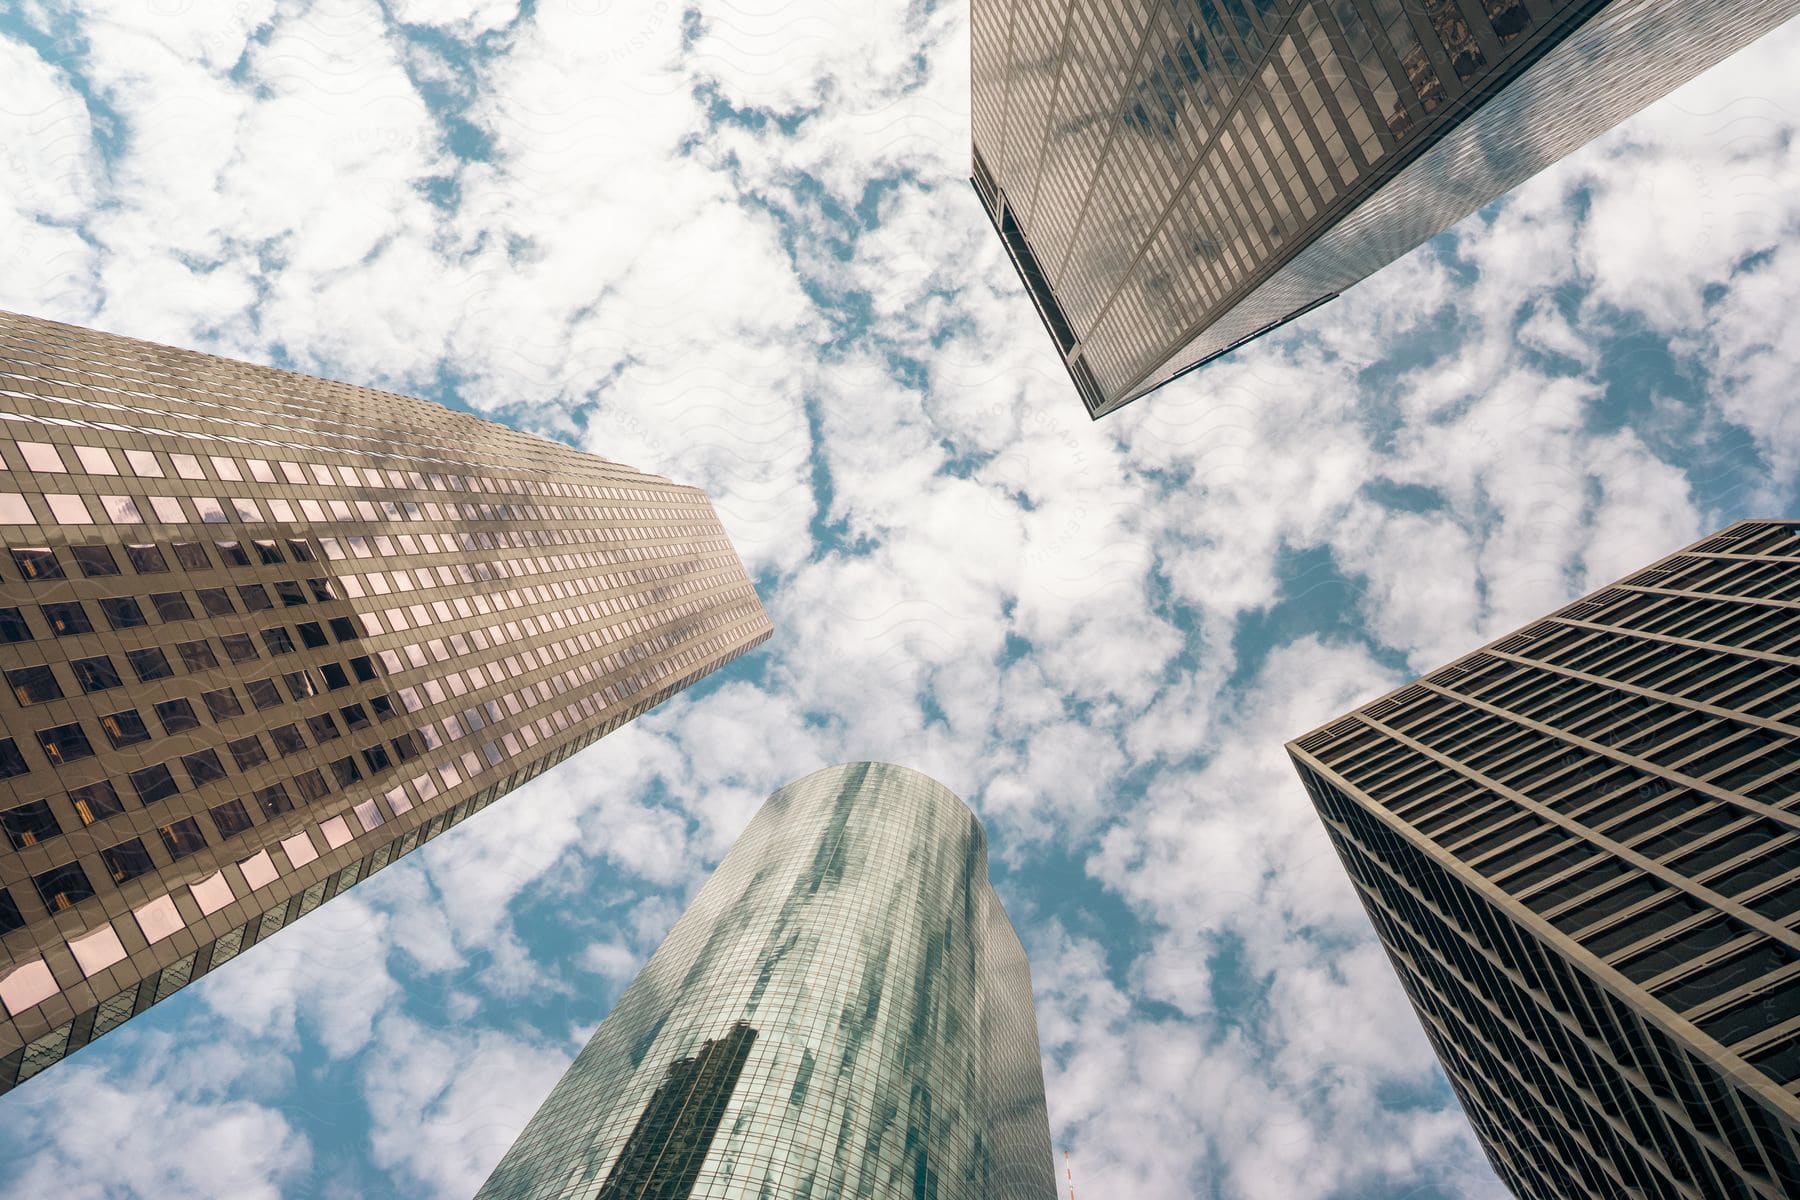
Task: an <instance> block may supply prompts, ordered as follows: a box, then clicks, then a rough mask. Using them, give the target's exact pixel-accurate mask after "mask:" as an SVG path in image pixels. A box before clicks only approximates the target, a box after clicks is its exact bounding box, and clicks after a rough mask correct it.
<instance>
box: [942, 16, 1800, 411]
mask: <svg viewBox="0 0 1800 1200" xmlns="http://www.w3.org/2000/svg"><path fill="white" fill-rule="evenodd" d="M1797 11H1800V2H1796V0H1745V2H1744V3H1736V4H1724V3H1720V2H1719V0H1610V2H1607V0H1087V2H1084V3H1073V2H1071V0H971V15H970V26H971V27H970V57H971V62H970V76H971V81H972V86H971V92H972V95H971V109H972V113H971V118H972V127H973V140H974V152H973V160H974V161H973V181H974V184H975V187H976V190H977V191H978V192H979V193H980V194H981V198H982V203H983V204H984V205H985V206H986V208H987V211H988V215H989V217H990V218H991V219H992V221H993V222H994V227H995V229H996V231H997V232H998V233H999V234H1000V237H1001V239H1002V241H1003V243H1004V244H1005V247H1006V250H1007V253H1008V254H1009V256H1010V257H1011V258H1012V260H1013V263H1014V265H1015V266H1016V267H1017V268H1018V271H1019V276H1020V278H1021V280H1022V281H1023V282H1024V284H1025V287H1026V290H1027V291H1028V292H1029V293H1030V295H1031V297H1032V300H1033V302H1034V303H1035V304H1036V306H1037V309H1038V312H1039V315H1040V316H1041V317H1042V318H1043V321H1044V325H1045V328H1046V330H1047V331H1048V332H1049V333H1050V335H1051V337H1052V338H1053V339H1054V341H1055V342H1056V346H1057V350H1058V352H1059V354H1060V356H1061V357H1062V359H1063V362H1064V365H1065V366H1066V367H1067V368H1068V371H1069V374H1070V377H1071V379H1072V381H1073V382H1074V384H1075V387H1076V390H1077V392H1079V393H1080V395H1081V397H1082V400H1083V402H1084V403H1085V404H1086V406H1087V410H1088V412H1089V413H1090V414H1091V415H1093V416H1096V417H1097V416H1100V415H1103V414H1104V413H1108V412H1111V411H1112V410H1114V409H1116V408H1118V407H1119V406H1120V405H1123V404H1126V403H1129V402H1130V401H1132V400H1135V399H1137V398H1138V397H1140V396H1143V395H1145V394H1147V393H1148V392H1151V391H1153V390H1155V389H1156V388H1158V387H1160V386H1162V385H1163V384H1165V383H1167V382H1168V381H1169V380H1170V379H1172V378H1174V377H1175V376H1177V375H1179V374H1181V373H1182V372H1184V371H1187V370H1190V369H1192V368H1193V367H1195V366H1198V365H1200V364H1202V363H1204V362H1206V361H1208V360H1209V359H1211V358H1213V357H1216V356H1217V355H1219V354H1222V353H1225V352H1226V351H1229V350H1231V349H1234V348H1235V347H1237V346H1238V345H1241V344H1242V343H1243V342H1245V341H1248V340H1249V339H1251V338H1254V337H1256V336H1258V335H1260V334H1262V333H1266V332H1267V331H1269V330H1270V329H1273V328H1275V327H1276V326H1278V325H1280V324H1282V323H1284V322H1286V321H1288V320H1291V319H1293V318H1294V317H1297V316H1300V315H1302V314H1303V313H1306V312H1308V311H1310V310H1311V309H1313V308H1315V307H1317V306H1318V305H1320V304H1323V303H1324V302H1325V301H1327V300H1330V299H1332V298H1333V297H1334V296H1336V295H1337V294H1338V293H1339V292H1341V291H1343V290H1344V289H1345V288H1347V287H1349V286H1351V285H1352V284H1354V283H1356V282H1357V281H1358V280H1360V279H1363V278H1365V277H1367V276H1368V275H1370V274H1371V273H1373V272H1374V271H1376V270H1378V269H1379V268H1381V267H1382V266H1384V265H1386V264H1387V263H1390V262H1392V261H1393V260H1394V259H1396V258H1398V257H1400V256H1401V255H1402V254H1405V253H1406V252H1407V251H1408V250H1410V249H1412V248H1413V247H1414V246H1417V245H1418V244H1419V243H1421V242H1423V241H1425V240H1426V239H1427V238H1429V237H1431V236H1432V235H1433V234H1436V233H1438V232H1441V231H1442V230H1444V229H1447V228H1449V227H1450V226H1451V225H1453V224H1455V223H1456V222H1457V221H1459V220H1461V219H1462V218H1463V217H1465V216H1467V215H1469V214H1470V213H1472V212H1474V211H1476V210H1477V209H1479V208H1480V207H1482V206H1483V205H1485V204H1487V203H1488V202H1489V201H1491V200H1493V199H1495V198H1496V197H1498V196H1499V195H1500V194H1501V193H1503V192H1505V191H1506V190H1508V189H1509V188H1511V187H1513V186H1515V185H1517V184H1519V183H1521V182H1523V181H1524V180H1525V179H1527V178H1529V177H1530V176H1531V175H1533V174H1535V173H1536V172H1538V171H1540V170H1542V169H1543V168H1545V167H1546V166H1548V165H1550V164H1551V163H1553V162H1555V161H1556V160H1557V159H1558V158H1561V157H1562V156H1563V155H1565V154H1567V153H1568V152H1569V151H1571V150H1573V149H1575V148H1576V147H1577V146H1580V145H1582V144H1583V143H1585V142H1587V141H1589V140H1590V139H1592V138H1594V137H1596V136H1598V135H1599V134H1600V133H1602V132H1604V131H1605V130H1607V129H1610V128H1611V127H1612V126H1613V125H1615V124H1617V123H1618V122H1619V121H1621V120H1623V119H1624V118H1626V117H1627V116H1630V115H1631V114H1632V113H1634V112H1636V111H1637V110H1638V109H1640V108H1642V107H1643V106H1644V105H1646V104H1648V103H1650V102H1651V101H1653V100H1655V99H1657V98H1658V97H1660V96H1662V95H1664V94H1666V93H1667V92H1669V91H1671V90H1673V89H1674V88H1676V87H1677V86H1679V85H1680V84H1682V83H1684V82H1686V81H1687V80H1689V79H1691V78H1693V77H1694V76H1695V75H1697V74H1699V73H1700V72H1701V71H1703V70H1705V69H1706V68H1707V67H1709V66H1711V65H1712V64H1714V63H1716V62H1718V61H1719V60H1720V59H1722V58H1724V57H1726V56H1727V55H1729V54H1730V53H1732V52H1733V51H1734V50H1737V49H1738V48H1740V47H1742V46H1745V45H1748V44H1749V43H1750V42H1751V41H1753V40H1754V39H1755V38H1757V37H1758V36H1760V35H1761V34H1763V33H1765V32H1767V31H1768V30H1770V29H1772V28H1774V27H1775V26H1776V25H1777V24H1779V23H1780V22H1781V21H1783V20H1786V19H1787V18H1789V17H1791V16H1792V15H1793V14H1794V13H1795V12H1797Z"/></svg>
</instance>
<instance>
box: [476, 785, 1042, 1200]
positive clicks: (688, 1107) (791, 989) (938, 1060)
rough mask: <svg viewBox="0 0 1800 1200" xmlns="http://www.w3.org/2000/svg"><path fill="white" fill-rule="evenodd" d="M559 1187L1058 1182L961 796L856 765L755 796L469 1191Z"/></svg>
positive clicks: (1016, 993) (989, 893)
mask: <svg viewBox="0 0 1800 1200" xmlns="http://www.w3.org/2000/svg"><path fill="white" fill-rule="evenodd" d="M596 1188H597V1189H598V1191H595V1190H594V1189H596ZM571 1195H584V1196H589V1195H593V1196H600V1197H607V1198H609V1200H610V1198H612V1197H618V1198H619V1200H625V1198H626V1197H630V1198H631V1200H650V1198H655V1200H683V1198H685V1197H690V1196H692V1197H700V1196H707V1197H715V1198H723V1197H744V1198H746V1200H753V1198H755V1197H759V1196H812V1197H825V1196H845V1197H848V1196H868V1197H895V1198H899V1197H906V1198H908V1200H911V1198H913V1197H932V1198H933V1200H1054V1197H1055V1195H1056V1181H1055V1178H1054V1176H1053V1174H1052V1166H1051V1161H1050V1137H1049V1126H1048V1122H1047V1121H1046V1119H1045V1112H1044V1076H1043V1070H1042V1066H1041V1064H1040V1060H1039V1057H1038V1041H1037V1022H1036V1018H1035V1016H1034V1015H1033V1011H1032V1000H1031V973H1030V968H1029V966H1028V964H1027V963H1026V961H1025V952H1024V950H1023V949H1022V948H1021V947H1020V945H1019V938H1018V935H1017V934H1015V933H1014V932H1013V928H1012V924H1011V922H1009V921H1008V920H1007V918H1006V913H1005V911H1004V910H1002V908H1001V907H1000V902H999V900H998V898H997V897H996V896H995V895H994V890H993V887H992V885H990V884H989V882H988V876H987V843H986V838H985V837H984V836H983V834H982V830H981V825H980V824H979V823H978V822H977V821H976V820H975V817H974V816H973V814H971V813H970V812H969V810H968V808H967V807H965V806H964V805H963V803H962V801H960V800H958V799H957V798H956V796H955V795H953V794H952V793H951V792H950V791H949V790H948V789H946V788H945V787H944V786H943V785H941V784H939V783H936V782H934V781H933V780H931V779H928V778H926V777H925V776H923V775H920V774H919V773H918V772H916V771H909V770H907V769H905V768H903V767H896V766H890V765H888V764H886V763H853V764H850V765H846V766H837V767H828V768H826V769H825V770H823V771H817V772H814V773H813V774H811V775H808V776H807V777H806V778H804V779H802V780H800V781H798V782H797V783H791V784H789V785H788V786H786V787H784V788H782V789H781V790H780V791H778V792H776V793H775V794H774V795H773V796H770V797H769V799H768V800H767V801H766V802H764V804H763V806H762V808H761V809H759V810H758V811H757V814H756V816H755V817H754V818H752V820H751V822H750V824H749V826H748V827H747V828H746V829H745V830H744V832H743V835H742V836H741V837H740V838H739V839H738V841H737V844H736V845H735V846H733V847H732V848H731V852H730V853H729V854H727V855H726V856H725V860H724V861H723V862H721V863H720V864H719V868H718V870H717V871H715V872H714V873H713V876H712V878H711V879H709V880H708V881H707V883H706V886H705V887H703V888H702V889H701V890H700V892H699V894H698V895H697V896H695V897H694V901H693V903H692V904H690V905H689V906H688V909H687V912H685V913H683V914H682V917H681V919H680V920H679V921H677V922H676V924H675V928H674V929H672V930H671V931H670V932H669V936H668V937H667V938H666V939H664V941H663V944H662V945H661V946H660V947H658V948H657V951H656V953H655V954H654V955H653V956H651V959H650V961H649V962H648V963H646V964H645V966H644V969H643V971H642V972H641V973H640V974H639V975H638V977H637V979H636V980H635V981H634V982H633V983H632V985H631V987H630V988H628V989H627V990H626V992H625V994H624V995H623V996H621V997H620V998H619V1002H618V1004H617V1005H616V1006H614V1008H613V1011H612V1013H611V1015H609V1016H608V1017H607V1018H606V1020H605V1022H604V1023H603V1024H602V1025H601V1026H600V1028H599V1030H598V1031H597V1032H596V1033H595V1034H594V1036H593V1039H592V1040H591V1041H589V1042H588V1044H587V1047H586V1049H584V1050H583V1051H582V1052H581V1054H580V1056H579V1057H577V1058H576V1060H575V1062H574V1065H572V1066H571V1067H570V1068H569V1070H568V1073H567V1074H565V1075H564V1076H563V1078H562V1080H561V1081H560V1082H559V1083H558V1084H557V1085H556V1088H555V1089H554V1090H553V1091H552V1092H551V1093H550V1098H549V1099H548V1100H546V1101H545V1102H544V1105H543V1107H542V1108H540V1109H538V1111H537V1115H536V1116H534V1117H532V1119H531V1122H530V1124H528V1125H527V1126H526V1127H525V1131H524V1132H523V1133H521V1134H520V1135H519V1139H518V1140H517V1141H516V1142H514V1143H513V1146H512V1149H510V1150H509V1151H507V1153H506V1156H505V1157H504V1158H503V1159H501V1160H500V1164H499V1166H497V1167H496V1168H495V1169H494V1173H493V1174H492V1175H491V1176H490V1177H489V1178H488V1181H487V1183H486V1184H485V1185H484V1186H483V1187H482V1189H481V1191H480V1192H479V1193H478V1196H479V1197H480V1200H525V1198H526V1197H552V1196H555V1197H561V1196H571Z"/></svg>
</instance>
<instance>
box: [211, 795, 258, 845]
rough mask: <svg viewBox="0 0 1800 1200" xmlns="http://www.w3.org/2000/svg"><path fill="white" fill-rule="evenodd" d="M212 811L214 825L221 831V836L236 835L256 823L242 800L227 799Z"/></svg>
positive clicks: (216, 805) (231, 836)
mask: <svg viewBox="0 0 1800 1200" xmlns="http://www.w3.org/2000/svg"><path fill="white" fill-rule="evenodd" d="M210 811H211V812H212V820H213V827H214V828H215V829H217V830H218V831H219V836H220V837H221V838H233V837H236V836H237V835H238V834H240V833H242V832H244V830H246V829H248V828H250V826H251V825H253V824H255V822H254V821H252V820H251V819H250V812H249V810H248V809H246V808H245V807H244V802H243V801H242V800H227V801H226V802H225V803H223V804H215V805H213V807H212V809H211V810H210Z"/></svg>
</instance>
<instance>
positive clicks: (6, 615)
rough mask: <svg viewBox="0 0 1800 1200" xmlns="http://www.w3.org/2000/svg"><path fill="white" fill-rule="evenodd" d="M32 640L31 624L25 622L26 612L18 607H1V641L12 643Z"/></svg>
mask: <svg viewBox="0 0 1800 1200" xmlns="http://www.w3.org/2000/svg"><path fill="white" fill-rule="evenodd" d="M31 640H33V639H32V636H31V626H30V625H28V624H26V623H25V614H24V613H21V612H20V611H19V610H18V609H16V608H0V642H5V643H7V644H8V645H10V644H12V643H13V642H29V641H31Z"/></svg>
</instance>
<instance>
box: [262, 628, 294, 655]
mask: <svg viewBox="0 0 1800 1200" xmlns="http://www.w3.org/2000/svg"><path fill="white" fill-rule="evenodd" d="M262 639H263V645H265V646H267V647H268V648H269V657H271V658H273V657H275V656H276V655H278V654H292V653H293V652H294V639H293V638H292V637H290V636H288V631H287V629H286V627H285V626H281V625H271V626H269V627H268V628H267V629H265V630H263V631H262Z"/></svg>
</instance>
